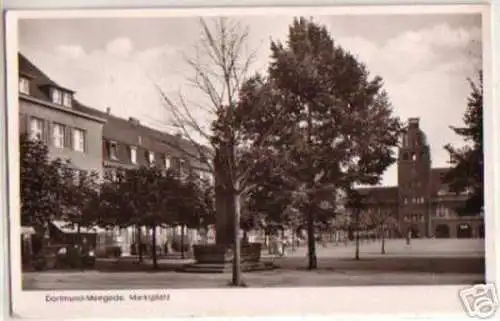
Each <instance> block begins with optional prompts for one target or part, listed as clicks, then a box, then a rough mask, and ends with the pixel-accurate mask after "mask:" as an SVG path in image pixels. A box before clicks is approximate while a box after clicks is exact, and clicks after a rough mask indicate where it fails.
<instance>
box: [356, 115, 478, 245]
mask: <svg viewBox="0 0 500 321" xmlns="http://www.w3.org/2000/svg"><path fill="white" fill-rule="evenodd" d="M397 166H398V170H397V172H398V186H393V187H372V188H360V189H358V191H359V193H360V194H361V195H362V196H363V199H364V200H363V202H364V208H363V209H362V210H361V217H363V216H368V217H379V218H387V217H392V218H394V220H395V221H396V222H397V231H394V233H395V234H399V236H405V235H408V233H411V235H412V237H437V238H446V237H458V238H482V237H484V220H483V217H482V214H481V213H478V215H476V216H469V217H464V216H459V215H458V213H457V209H459V208H460V207H461V206H462V205H463V204H464V202H465V201H466V200H467V198H468V193H467V192H464V193H460V194H457V193H454V192H451V191H450V189H449V186H448V185H447V184H446V183H445V182H444V177H445V174H446V173H447V171H448V170H449V168H433V167H432V160H431V153H430V146H429V144H428V142H427V138H426V135H425V133H424V132H423V131H422V130H421V128H420V119H419V118H410V119H408V126H407V128H406V130H405V132H404V133H403V136H402V144H401V147H400V148H399V150H398V160H397ZM375 214H376V215H375Z"/></svg>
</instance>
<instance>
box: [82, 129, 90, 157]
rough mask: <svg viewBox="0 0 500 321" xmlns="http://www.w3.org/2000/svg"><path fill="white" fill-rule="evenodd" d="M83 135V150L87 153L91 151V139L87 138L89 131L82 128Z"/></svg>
mask: <svg viewBox="0 0 500 321" xmlns="http://www.w3.org/2000/svg"><path fill="white" fill-rule="evenodd" d="M82 135H83V152H84V153H87V152H88V151H89V143H88V141H89V140H88V139H87V131H86V130H82Z"/></svg>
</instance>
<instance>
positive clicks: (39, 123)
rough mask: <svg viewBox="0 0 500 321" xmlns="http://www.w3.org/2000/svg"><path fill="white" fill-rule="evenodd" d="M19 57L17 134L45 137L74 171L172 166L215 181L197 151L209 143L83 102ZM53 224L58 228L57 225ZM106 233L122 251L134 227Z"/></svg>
mask: <svg viewBox="0 0 500 321" xmlns="http://www.w3.org/2000/svg"><path fill="white" fill-rule="evenodd" d="M18 59H19V129H20V133H27V134H28V135H30V137H32V138H34V139H41V140H43V142H44V143H45V144H46V145H47V146H48V148H49V156H50V158H52V159H57V158H60V159H63V160H70V161H71V164H72V165H73V166H74V168H75V170H82V171H96V172H98V173H100V174H101V176H102V177H105V176H106V175H109V176H110V177H113V176H114V175H115V173H116V170H117V169H119V168H134V167H139V166H153V165H154V166H158V167H160V168H164V169H169V168H170V169H173V170H174V171H176V172H177V173H179V176H180V177H181V178H182V177H185V176H186V175H188V174H195V173H196V174H197V175H199V176H200V177H202V178H204V179H205V180H206V181H208V182H209V183H213V181H214V179H213V176H212V173H211V172H210V170H209V167H208V166H206V165H205V163H204V162H202V161H201V159H202V157H201V156H200V154H202V153H201V151H203V152H208V150H207V147H205V146H198V145H196V146H195V145H194V144H193V143H192V142H191V141H189V140H187V139H184V138H182V137H181V136H180V135H171V134H168V133H165V132H162V131H159V130H155V129H153V128H150V127H148V126H145V125H143V124H141V123H140V122H139V121H138V120H137V119H135V118H129V119H123V118H120V117H117V116H114V115H112V113H111V110H110V109H109V108H108V110H107V111H106V112H102V111H99V110H97V109H95V108H92V107H89V106H85V105H83V104H82V103H80V102H79V101H78V100H76V99H75V97H74V95H75V92H74V91H73V90H71V89H68V88H65V87H64V86H62V85H60V84H58V83H56V82H55V81H53V80H51V79H50V78H49V77H48V76H47V75H46V74H44V73H43V72H42V71H41V70H40V69H39V68H38V67H36V66H35V65H34V64H33V63H32V62H30V61H29V60H28V59H27V58H26V57H25V56H23V55H22V54H20V53H19V54H18ZM55 226H57V227H58V228H61V224H55ZM62 229H64V228H62ZM62 232H64V231H62ZM143 232H144V233H147V232H146V231H143ZM171 232H172V231H171ZM107 234H108V235H107V237H106V238H105V240H104V242H106V243H107V242H109V241H111V242H113V243H118V244H119V245H120V247H121V248H122V252H123V253H124V254H127V253H130V251H131V245H132V244H133V243H134V240H135V231H134V230H133V229H122V230H119V229H116V230H114V231H110V233H107ZM158 235H159V236H160V240H159V242H158V244H162V242H163V241H164V240H165V238H166V236H167V231H166V230H164V229H161V230H159V231H158ZM162 236H163V240H162V239H161V237H162ZM144 239H145V238H143V240H144Z"/></svg>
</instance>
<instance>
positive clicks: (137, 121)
mask: <svg viewBox="0 0 500 321" xmlns="http://www.w3.org/2000/svg"><path fill="white" fill-rule="evenodd" d="M128 121H129V122H130V123H132V124H134V125H139V124H140V122H139V119H137V118H135V117H129V118H128Z"/></svg>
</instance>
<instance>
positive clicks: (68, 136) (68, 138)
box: [64, 126, 73, 149]
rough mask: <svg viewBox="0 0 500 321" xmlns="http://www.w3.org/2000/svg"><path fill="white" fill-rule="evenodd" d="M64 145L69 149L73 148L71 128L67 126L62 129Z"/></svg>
mask: <svg viewBox="0 0 500 321" xmlns="http://www.w3.org/2000/svg"><path fill="white" fill-rule="evenodd" d="M64 145H65V146H66V147H67V148H69V149H71V148H73V128H71V127H69V126H65V127H64Z"/></svg>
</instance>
